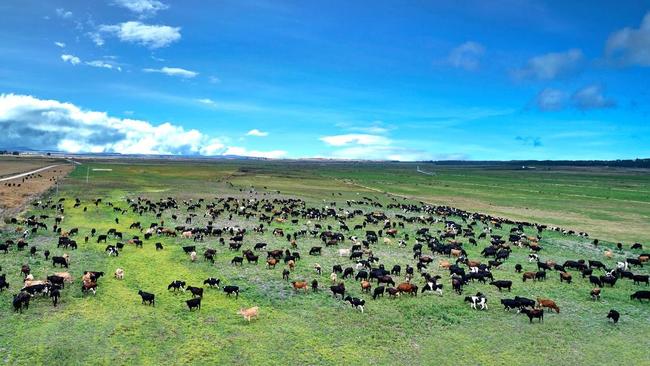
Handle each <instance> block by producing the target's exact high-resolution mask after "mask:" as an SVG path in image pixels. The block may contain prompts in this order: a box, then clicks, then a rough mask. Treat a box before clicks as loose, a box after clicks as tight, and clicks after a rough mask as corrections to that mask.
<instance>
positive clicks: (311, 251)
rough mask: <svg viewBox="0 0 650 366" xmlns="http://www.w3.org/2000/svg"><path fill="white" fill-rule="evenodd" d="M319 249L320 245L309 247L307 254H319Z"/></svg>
mask: <svg viewBox="0 0 650 366" xmlns="http://www.w3.org/2000/svg"><path fill="white" fill-rule="evenodd" d="M321 249H322V248H321V247H311V249H309V255H320V253H321Z"/></svg>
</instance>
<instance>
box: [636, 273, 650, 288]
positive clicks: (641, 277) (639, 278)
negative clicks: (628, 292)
mask: <svg viewBox="0 0 650 366" xmlns="http://www.w3.org/2000/svg"><path fill="white" fill-rule="evenodd" d="M649 278H650V276H648V275H633V276H632V281H634V284H635V285H640V284H641V282H643V283H645V285H646V286H648V284H649V282H650V280H649Z"/></svg>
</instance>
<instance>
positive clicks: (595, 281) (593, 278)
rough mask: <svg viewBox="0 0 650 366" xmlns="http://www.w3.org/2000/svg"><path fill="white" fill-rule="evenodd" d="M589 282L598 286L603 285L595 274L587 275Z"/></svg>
mask: <svg viewBox="0 0 650 366" xmlns="http://www.w3.org/2000/svg"><path fill="white" fill-rule="evenodd" d="M589 283H591V284H592V285H595V286H598V287H603V282H602V281H601V280H600V278H598V277H596V276H589Z"/></svg>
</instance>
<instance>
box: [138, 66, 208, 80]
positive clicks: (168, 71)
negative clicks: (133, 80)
mask: <svg viewBox="0 0 650 366" xmlns="http://www.w3.org/2000/svg"><path fill="white" fill-rule="evenodd" d="M142 71H144V72H158V73H161V74H165V75H169V76H178V77H182V78H193V77H195V76H196V75H198V74H199V73H198V72H194V71H190V70H185V69H181V68H180V67H163V68H160V69H142Z"/></svg>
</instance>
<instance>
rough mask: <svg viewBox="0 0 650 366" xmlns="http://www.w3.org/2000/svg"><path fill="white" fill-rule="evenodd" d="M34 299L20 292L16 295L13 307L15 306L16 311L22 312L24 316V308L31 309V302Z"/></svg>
mask: <svg viewBox="0 0 650 366" xmlns="http://www.w3.org/2000/svg"><path fill="white" fill-rule="evenodd" d="M31 298H32V296H31V295H30V294H28V293H26V292H20V293H18V294H17V295H14V299H13V305H14V311H20V313H21V314H22V312H23V308H24V309H25V310H28V309H29V300H30V299H31Z"/></svg>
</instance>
